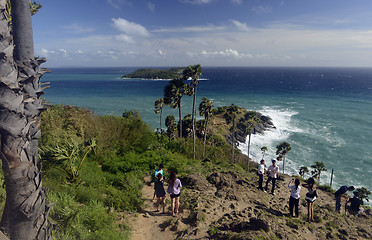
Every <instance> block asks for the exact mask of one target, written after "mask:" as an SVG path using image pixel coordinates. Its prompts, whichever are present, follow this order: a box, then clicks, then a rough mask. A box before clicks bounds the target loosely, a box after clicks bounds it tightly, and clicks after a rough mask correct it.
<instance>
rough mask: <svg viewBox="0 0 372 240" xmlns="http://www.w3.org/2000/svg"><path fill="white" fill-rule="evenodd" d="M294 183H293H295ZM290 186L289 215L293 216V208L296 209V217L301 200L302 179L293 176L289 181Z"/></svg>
mask: <svg viewBox="0 0 372 240" xmlns="http://www.w3.org/2000/svg"><path fill="white" fill-rule="evenodd" d="M293 183H294V185H291V184H293ZM288 188H289V189H291V196H290V197H289V215H290V217H293V208H294V209H295V214H296V217H298V203H299V201H300V191H301V186H300V180H298V179H297V178H296V180H295V179H294V178H292V180H291V181H290V182H289V183H288Z"/></svg>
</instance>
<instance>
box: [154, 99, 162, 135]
mask: <svg viewBox="0 0 372 240" xmlns="http://www.w3.org/2000/svg"><path fill="white" fill-rule="evenodd" d="M163 105H164V98H159V99H157V100H156V101H155V113H156V114H159V113H160V128H159V131H160V133H161V118H162V115H163Z"/></svg>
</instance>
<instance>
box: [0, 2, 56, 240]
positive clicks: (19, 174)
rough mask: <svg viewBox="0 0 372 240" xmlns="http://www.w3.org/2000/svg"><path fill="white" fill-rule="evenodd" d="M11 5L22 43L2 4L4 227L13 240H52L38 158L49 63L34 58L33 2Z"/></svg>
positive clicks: (0, 150)
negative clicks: (44, 77) (44, 67)
mask: <svg viewBox="0 0 372 240" xmlns="http://www.w3.org/2000/svg"><path fill="white" fill-rule="evenodd" d="M11 3H12V19H13V22H12V27H13V34H14V41H17V44H16V43H15V42H14V43H13V38H12V36H11V34H10V25H9V23H8V21H7V19H6V17H5V15H4V9H5V4H6V1H5V0H0V30H1V33H2V34H1V35H0V58H1V65H0V76H1V80H0V99H1V100H0V135H1V136H0V141H1V142H0V158H1V160H2V166H3V171H4V183H5V189H6V202H5V207H4V212H3V216H2V219H1V223H0V225H1V227H2V228H3V229H4V230H5V233H6V234H7V235H8V236H10V239H12V240H13V239H26V240H27V239H51V238H52V237H51V230H50V227H49V225H48V219H47V218H48V213H49V209H50V207H51V206H50V205H47V204H46V196H45V190H44V187H43V185H42V183H41V172H40V161H39V160H38V157H37V153H38V152H37V151H38V139H39V138H40V136H41V132H40V121H39V117H40V110H42V109H43V108H44V106H43V103H42V100H41V99H40V96H41V95H42V94H43V92H42V91H43V90H44V88H43V87H42V84H41V83H40V77H41V76H42V74H43V73H44V72H43V71H42V70H41V69H40V67H39V66H40V64H41V63H43V62H45V59H35V58H34V56H33V43H32V28H31V27H30V26H31V14H30V2H29V1H28V0H12V1H11ZM27 11H28V13H27ZM20 25H21V26H20ZM30 29H31V37H30ZM25 38H26V39H25ZM16 39H17V40H16ZM14 45H15V46H16V47H15V48H14ZM13 51H14V52H13ZM13 54H14V58H15V60H16V61H14V60H13Z"/></svg>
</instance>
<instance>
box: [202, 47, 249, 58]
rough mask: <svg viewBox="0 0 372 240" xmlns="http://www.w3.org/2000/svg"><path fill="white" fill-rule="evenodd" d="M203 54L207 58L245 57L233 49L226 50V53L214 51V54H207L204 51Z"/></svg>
mask: <svg viewBox="0 0 372 240" xmlns="http://www.w3.org/2000/svg"><path fill="white" fill-rule="evenodd" d="M201 54H202V55H203V56H205V57H216V56H221V57H242V56H243V55H241V54H239V52H238V51H236V50H233V49H226V50H225V51H214V52H207V51H205V50H203V51H202V52H201Z"/></svg>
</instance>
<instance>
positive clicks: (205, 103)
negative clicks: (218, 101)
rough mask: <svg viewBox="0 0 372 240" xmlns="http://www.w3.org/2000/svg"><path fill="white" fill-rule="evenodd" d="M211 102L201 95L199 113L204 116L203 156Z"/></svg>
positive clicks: (210, 113)
mask: <svg viewBox="0 0 372 240" xmlns="http://www.w3.org/2000/svg"><path fill="white" fill-rule="evenodd" d="M212 108H213V102H212V101H211V100H209V99H208V98H206V97H203V99H202V101H201V103H200V105H199V115H200V116H203V117H204V118H205V121H204V122H205V124H204V136H203V158H204V157H205V142H206V139H207V129H208V121H209V117H210V116H211V115H212Z"/></svg>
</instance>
